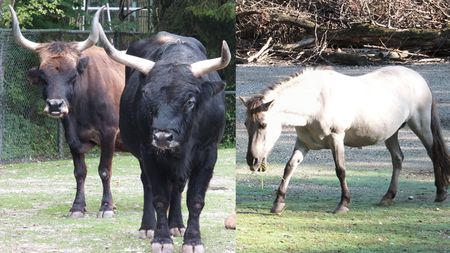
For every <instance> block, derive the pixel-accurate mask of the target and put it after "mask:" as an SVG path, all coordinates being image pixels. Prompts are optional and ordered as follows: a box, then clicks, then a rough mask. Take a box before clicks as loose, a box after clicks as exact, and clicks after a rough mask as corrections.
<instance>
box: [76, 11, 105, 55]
mask: <svg viewBox="0 0 450 253" xmlns="http://www.w3.org/2000/svg"><path fill="white" fill-rule="evenodd" d="M105 7H106V6H104V5H103V6H102V7H101V8H100V9H98V10H97V12H95V15H94V18H92V24H91V26H92V27H91V32H90V33H89V37H88V38H87V39H86V40H85V41H81V42H77V50H78V51H80V52H82V51H83V50H86V49H88V48H90V47H92V46H93V45H95V44H96V43H97V41H98V33H99V31H98V25H97V24H99V21H98V20H99V18H100V13H102V11H103V9H105Z"/></svg>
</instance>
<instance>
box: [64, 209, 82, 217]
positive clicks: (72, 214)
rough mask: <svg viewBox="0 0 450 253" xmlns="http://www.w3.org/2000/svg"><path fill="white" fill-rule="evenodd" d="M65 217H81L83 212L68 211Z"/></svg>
mask: <svg viewBox="0 0 450 253" xmlns="http://www.w3.org/2000/svg"><path fill="white" fill-rule="evenodd" d="M67 217H70V218H83V217H84V212H81V211H70V212H69V214H68V215H67Z"/></svg>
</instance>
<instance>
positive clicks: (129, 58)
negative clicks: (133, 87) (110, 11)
mask: <svg viewBox="0 0 450 253" xmlns="http://www.w3.org/2000/svg"><path fill="white" fill-rule="evenodd" d="M97 27H98V30H99V36H100V41H101V42H102V43H103V47H104V49H105V51H106V53H107V54H108V55H109V57H111V58H112V59H113V60H115V61H116V62H119V63H122V64H123V65H125V66H128V67H130V68H133V69H136V70H137V71H139V72H141V73H143V74H145V75H148V73H150V71H151V70H152V68H153V66H155V63H154V62H153V61H150V60H147V59H144V58H140V57H137V56H134V55H129V54H126V53H125V52H123V51H118V50H117V49H115V48H114V46H113V45H111V43H110V42H109V40H108V38H107V37H106V35H105V32H104V31H103V27H102V25H100V24H97Z"/></svg>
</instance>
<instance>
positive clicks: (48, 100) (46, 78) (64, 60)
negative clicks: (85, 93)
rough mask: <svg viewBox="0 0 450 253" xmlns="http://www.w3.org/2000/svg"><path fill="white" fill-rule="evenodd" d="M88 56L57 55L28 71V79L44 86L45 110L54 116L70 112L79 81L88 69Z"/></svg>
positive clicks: (62, 115)
mask: <svg viewBox="0 0 450 253" xmlns="http://www.w3.org/2000/svg"><path fill="white" fill-rule="evenodd" d="M88 62H89V58H88V57H79V56H75V57H69V56H67V57H55V58H50V59H48V60H47V59H44V60H43V61H42V63H41V65H40V66H39V67H38V68H32V69H30V70H29V71H28V80H29V81H30V82H31V83H32V84H35V85H40V86H42V96H43V99H44V100H45V107H44V112H45V113H46V114H47V115H48V116H50V117H54V118H62V117H64V116H66V115H68V114H69V111H70V105H71V102H72V97H73V95H74V92H75V90H76V89H77V87H76V86H77V82H79V81H80V78H81V75H82V74H83V72H84V70H85V69H86V67H87V65H88Z"/></svg>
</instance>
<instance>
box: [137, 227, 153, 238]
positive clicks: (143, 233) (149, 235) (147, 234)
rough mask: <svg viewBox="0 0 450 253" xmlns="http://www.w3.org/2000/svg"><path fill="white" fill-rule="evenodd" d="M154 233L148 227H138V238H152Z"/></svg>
mask: <svg viewBox="0 0 450 253" xmlns="http://www.w3.org/2000/svg"><path fill="white" fill-rule="evenodd" d="M154 234H155V231H153V230H151V229H149V230H145V229H140V230H139V238H140V239H153V235H154Z"/></svg>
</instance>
